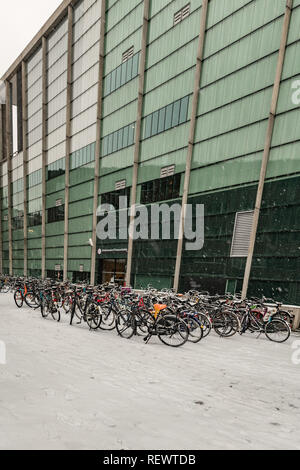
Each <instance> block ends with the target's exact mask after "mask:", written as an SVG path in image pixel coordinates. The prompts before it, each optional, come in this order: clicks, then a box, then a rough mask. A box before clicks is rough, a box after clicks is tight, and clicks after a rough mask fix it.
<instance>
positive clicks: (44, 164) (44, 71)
mask: <svg viewBox="0 0 300 470" xmlns="http://www.w3.org/2000/svg"><path fill="white" fill-rule="evenodd" d="M42 56H43V65H42V90H43V98H42V102H43V108H42V279H45V277H46V222H47V220H46V219H47V212H46V168H47V114H48V113H47V103H48V100H47V39H46V38H45V36H43V38H42Z"/></svg>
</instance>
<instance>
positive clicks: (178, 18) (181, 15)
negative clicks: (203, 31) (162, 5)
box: [174, 3, 191, 26]
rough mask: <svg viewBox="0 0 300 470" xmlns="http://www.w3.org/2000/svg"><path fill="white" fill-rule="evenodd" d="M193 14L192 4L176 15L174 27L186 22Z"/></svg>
mask: <svg viewBox="0 0 300 470" xmlns="http://www.w3.org/2000/svg"><path fill="white" fill-rule="evenodd" d="M190 12H191V4H190V3H188V4H187V5H186V6H185V7H183V8H182V9H181V10H179V11H177V13H175V15H174V26H176V25H177V24H179V23H181V21H183V20H185V18H187V17H188V16H189V15H190Z"/></svg>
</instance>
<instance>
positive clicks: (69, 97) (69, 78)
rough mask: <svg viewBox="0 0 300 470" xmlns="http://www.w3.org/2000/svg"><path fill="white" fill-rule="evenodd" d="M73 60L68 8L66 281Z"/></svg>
mask: <svg viewBox="0 0 300 470" xmlns="http://www.w3.org/2000/svg"><path fill="white" fill-rule="evenodd" d="M72 60H73V7H72V5H69V6H68V65H67V110H66V158H65V160H66V174H65V226H64V281H66V280H67V278H68V245H69V199H70V154H71V100H72Z"/></svg>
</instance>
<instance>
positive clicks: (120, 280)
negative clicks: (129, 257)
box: [102, 259, 126, 285]
mask: <svg viewBox="0 0 300 470" xmlns="http://www.w3.org/2000/svg"><path fill="white" fill-rule="evenodd" d="M102 266H103V268H102V282H103V283H106V282H113V283H115V284H118V285H124V282H125V275H126V260H125V259H105V260H103V264H102Z"/></svg>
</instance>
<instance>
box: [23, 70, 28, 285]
mask: <svg viewBox="0 0 300 470" xmlns="http://www.w3.org/2000/svg"><path fill="white" fill-rule="evenodd" d="M22 133H23V185H24V219H23V220H24V276H25V277H26V276H27V274H28V216H27V212H28V197H27V175H28V142H27V75H26V63H25V62H24V61H23V62H22Z"/></svg>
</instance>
